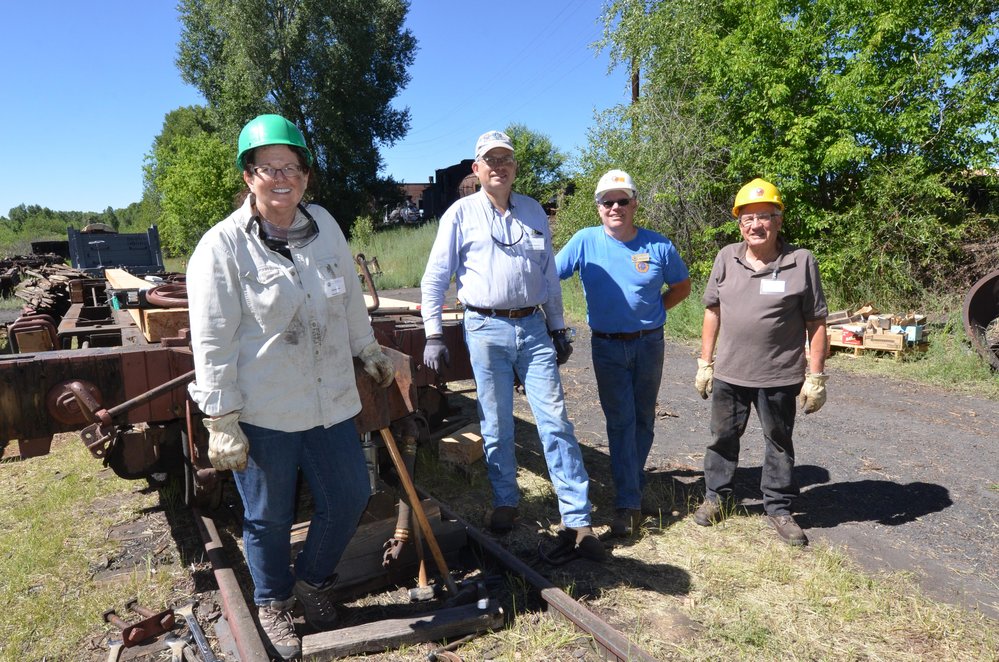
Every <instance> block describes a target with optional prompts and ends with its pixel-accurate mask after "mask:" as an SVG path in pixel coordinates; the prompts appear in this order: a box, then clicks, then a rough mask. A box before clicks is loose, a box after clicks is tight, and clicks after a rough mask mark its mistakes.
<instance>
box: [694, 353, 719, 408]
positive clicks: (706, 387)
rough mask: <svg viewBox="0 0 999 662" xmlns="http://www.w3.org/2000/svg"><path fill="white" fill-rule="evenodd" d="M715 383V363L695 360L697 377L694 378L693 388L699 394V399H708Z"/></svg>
mask: <svg viewBox="0 0 999 662" xmlns="http://www.w3.org/2000/svg"><path fill="white" fill-rule="evenodd" d="M714 383H715V362H714V361H705V360H704V359H697V376H696V377H694V388H696V389H697V392H698V393H700V394H701V398H702V399H704V400H707V399H708V396H709V395H711V389H712V388H713V387H714Z"/></svg>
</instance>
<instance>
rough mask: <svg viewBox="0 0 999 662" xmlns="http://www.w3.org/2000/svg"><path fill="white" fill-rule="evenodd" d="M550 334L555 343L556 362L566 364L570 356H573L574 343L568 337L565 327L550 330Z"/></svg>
mask: <svg viewBox="0 0 999 662" xmlns="http://www.w3.org/2000/svg"><path fill="white" fill-rule="evenodd" d="M549 334H550V335H551V337H552V343H554V345H555V363H557V364H558V365H564V364H565V362H566V361H568V360H569V357H570V356H572V343H571V342H569V338H567V337H566V335H565V329H556V330H555V331H550V332H549Z"/></svg>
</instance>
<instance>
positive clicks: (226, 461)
mask: <svg viewBox="0 0 999 662" xmlns="http://www.w3.org/2000/svg"><path fill="white" fill-rule="evenodd" d="M205 427H206V428H208V432H209V436H208V461H209V462H211V463H212V466H213V467H215V468H216V469H218V470H219V471H225V470H227V469H231V470H233V471H242V470H243V469H246V457H247V455H248V454H249V452H250V442H249V440H248V439H247V438H246V433H245V432H243V428H241V427H239V412H238V411H231V412H229V413H228V414H222V415H221V416H217V417H215V418H206V419H205Z"/></svg>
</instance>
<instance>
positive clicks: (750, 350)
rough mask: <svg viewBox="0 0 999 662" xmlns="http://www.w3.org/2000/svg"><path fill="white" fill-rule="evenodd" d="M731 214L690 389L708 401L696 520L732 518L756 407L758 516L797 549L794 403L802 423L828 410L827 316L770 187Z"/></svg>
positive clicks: (743, 194)
mask: <svg viewBox="0 0 999 662" xmlns="http://www.w3.org/2000/svg"><path fill="white" fill-rule="evenodd" d="M732 215H733V216H735V217H736V218H737V219H738V221H739V231H740V233H741V234H742V241H740V242H737V243H734V244H729V245H728V246H725V247H724V248H722V249H721V250H720V251H719V252H718V255H717V256H715V261H714V266H713V267H712V269H711V275H710V277H709V278H708V284H707V287H706V288H705V291H704V297H703V301H704V306H705V310H704V324H703V327H702V329H701V356H700V358H699V359H698V360H697V365H698V368H697V376H696V378H695V387H696V388H697V391H698V392H699V393H700V394H701V397H702V398H707V397H708V396H709V395H710V396H711V444H710V445H709V446H708V448H707V451H706V452H705V454H704V483H705V496H704V502H703V503H702V504H701V505H700V507H699V508H698V509H697V511H696V512H695V513H694V521H695V522H696V523H697V524H699V525H701V526H710V525H712V524H714V523H716V522H718V521H719V520H720V519H722V518H723V517H724V516H725V515H726V514H728V513H729V512H730V511H731V508H732V506H733V504H734V500H733V489H732V488H733V482H734V478H735V470H736V468H737V467H738V464H739V440H740V438H741V437H742V434H743V432H744V431H745V430H746V424H747V422H748V421H749V414H750V409H751V408H753V407H755V408H756V413H757V416H758V417H759V420H760V427H761V428H762V430H763V437H764V441H765V444H766V445H765V448H764V456H763V468H762V478H761V480H760V488H761V490H762V491H763V508H764V510H765V511H766V514H767V519H768V520H769V522H770V523H771V524H772V525H773V527H774V528H775V529H776V531H777V534H778V535H779V536H780V537H781V539H782V540H784V541H785V542H787V543H788V544H791V545H805V544H807V543H808V538H807V537H806V536H805V534H804V532H803V531H802V530H801V527H800V526H798V524H797V522H795V520H794V517H793V515H792V514H791V505H792V501H793V500H794V498H795V497H796V496H797V495H798V486H797V484H796V483H795V481H794V475H793V470H794V443H793V440H792V433H793V431H794V419H795V409H796V404H795V401H796V399H798V400H800V402H801V405H802V409H803V411H804V412H805V413H806V414H810V413H812V412H815V411H818V410H819V409H820V408H821V407H822V405H823V404H824V403H825V401H826V388H825V383H826V375H825V372H824V368H825V358H826V314H827V313H828V308H827V307H826V299H825V295H824V294H823V293H822V283H821V282H820V280H819V269H818V264H817V263H816V261H815V256H813V255H812V254H811V252H809V251H807V250H805V249H804V248H798V247H796V246H792V245H790V244H789V243H787V242H786V241H785V240H784V238H783V237H782V236H781V234H780V229H781V223H782V222H783V220H784V202H783V201H782V200H781V195H780V191H778V190H777V187H776V186H774V185H773V184H771V183H770V182H768V181H766V180H763V179H754V180H753V181H751V182H749V183H748V184H746V185H745V186H743V187H742V188H741V189H740V190H739V193H738V194H737V195H736V196H735V205H734V206H733V208H732ZM806 336H807V338H808V341H809V345H808V347H809V349H808V352H807V355H806V351H805V338H806ZM716 350H717V353H716Z"/></svg>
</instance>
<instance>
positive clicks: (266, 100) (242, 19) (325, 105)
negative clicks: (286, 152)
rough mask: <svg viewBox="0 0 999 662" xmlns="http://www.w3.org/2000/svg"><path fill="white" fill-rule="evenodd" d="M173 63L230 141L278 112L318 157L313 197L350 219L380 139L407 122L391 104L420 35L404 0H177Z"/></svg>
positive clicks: (361, 202)
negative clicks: (408, 25) (409, 23)
mask: <svg viewBox="0 0 999 662" xmlns="http://www.w3.org/2000/svg"><path fill="white" fill-rule="evenodd" d="M179 7H180V14H181V20H182V22H183V25H184V29H183V33H182V35H181V41H180V45H179V50H180V54H179V57H178V59H177V64H178V67H179V68H180V71H181V75H182V77H183V78H184V80H185V81H187V82H188V83H191V84H192V85H194V86H195V87H197V88H198V89H199V90H200V91H201V92H202V94H204V96H205V98H206V99H207V100H208V104H209V107H210V108H211V109H212V111H213V113H214V115H215V117H216V118H217V121H218V125H219V127H220V128H221V130H222V133H221V136H222V138H223V140H224V141H226V142H227V143H228V144H231V145H235V143H236V136H237V134H238V131H239V129H240V128H241V127H242V126H243V125H244V124H245V123H246V122H247V121H248V120H250V119H252V118H253V117H254V116H256V115H257V114H260V113H266V112H276V113H279V114H281V115H283V116H285V117H287V118H288V119H289V120H291V121H292V122H294V123H295V124H296V125H297V126H298V127H299V128H300V129H301V130H302V132H303V133H304V134H305V138H306V142H307V144H308V145H309V148H310V149H311V150H312V152H313V154H314V155H315V157H316V163H315V166H314V172H313V181H312V184H311V186H312V190H313V194H314V196H315V198H316V199H317V201H319V202H320V203H321V204H323V205H324V206H325V207H327V208H328V209H330V211H331V212H333V214H334V215H335V216H336V217H337V218H339V219H340V221H341V223H343V224H344V225H345V226H349V224H350V221H351V220H352V219H353V218H354V217H355V216H356V215H357V214H358V213H363V212H364V211H366V210H367V209H368V208H369V207H370V206H371V201H372V197H373V193H374V192H375V191H376V189H377V183H378V172H379V169H380V168H381V157H380V156H379V152H378V149H379V146H382V145H386V146H387V145H392V144H393V143H394V142H395V141H397V140H398V139H400V138H401V137H403V136H404V135H405V133H406V131H407V129H408V125H409V111H408V109H397V108H393V107H392V106H391V101H392V99H393V98H394V97H395V96H396V95H397V94H398V92H399V91H400V90H401V89H402V88H403V87H404V86H405V85H406V83H407V82H408V81H409V75H408V74H407V73H406V70H407V67H408V66H409V65H410V64H412V62H413V58H414V53H415V48H416V40H415V38H414V37H413V35H412V34H411V33H410V32H409V31H408V30H404V29H403V22H404V19H405V16H406V12H407V11H408V8H409V3H408V2H406V1H405V0H283V1H278V0H181V2H180V5H179Z"/></svg>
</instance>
